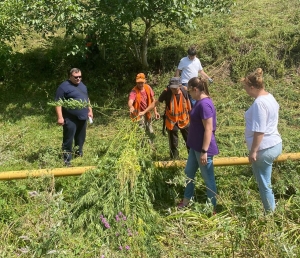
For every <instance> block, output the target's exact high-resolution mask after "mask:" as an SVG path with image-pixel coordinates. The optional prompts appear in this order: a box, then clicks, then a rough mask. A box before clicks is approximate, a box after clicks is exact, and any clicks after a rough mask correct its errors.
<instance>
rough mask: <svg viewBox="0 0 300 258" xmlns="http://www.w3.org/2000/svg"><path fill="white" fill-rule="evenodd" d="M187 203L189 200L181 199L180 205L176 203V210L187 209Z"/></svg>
mask: <svg viewBox="0 0 300 258" xmlns="http://www.w3.org/2000/svg"><path fill="white" fill-rule="evenodd" d="M189 202H190V200H189V199H186V198H183V199H182V200H181V201H180V203H178V205H177V208H178V209H183V208H185V207H187V206H188V205H189Z"/></svg>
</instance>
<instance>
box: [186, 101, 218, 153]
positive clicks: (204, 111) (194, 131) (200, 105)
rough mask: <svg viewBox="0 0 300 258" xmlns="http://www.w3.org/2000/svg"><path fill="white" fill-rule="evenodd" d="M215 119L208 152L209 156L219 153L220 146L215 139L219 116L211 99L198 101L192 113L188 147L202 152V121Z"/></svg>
mask: <svg viewBox="0 0 300 258" xmlns="http://www.w3.org/2000/svg"><path fill="white" fill-rule="evenodd" d="M211 117H212V119H213V134H212V137H211V141H210V144H209V147H208V150H207V155H208V156H214V155H217V154H218V153H219V149H218V145H217V142H216V138H215V131H216V126H217V115H216V109H215V106H214V104H213V102H212V100H211V99H210V98H204V99H201V100H198V101H197V102H196V104H195V106H194V107H193V109H192V110H191V113H190V127H189V134H188V139H187V145H188V146H189V147H190V148H191V149H193V150H195V151H198V152H201V150H202V144H203V137H204V126H203V123H202V119H208V118H211Z"/></svg>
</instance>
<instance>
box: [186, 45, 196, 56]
mask: <svg viewBox="0 0 300 258" xmlns="http://www.w3.org/2000/svg"><path fill="white" fill-rule="evenodd" d="M187 53H188V55H189V56H195V55H197V51H196V47H195V46H191V47H190V48H189V49H188V51H187Z"/></svg>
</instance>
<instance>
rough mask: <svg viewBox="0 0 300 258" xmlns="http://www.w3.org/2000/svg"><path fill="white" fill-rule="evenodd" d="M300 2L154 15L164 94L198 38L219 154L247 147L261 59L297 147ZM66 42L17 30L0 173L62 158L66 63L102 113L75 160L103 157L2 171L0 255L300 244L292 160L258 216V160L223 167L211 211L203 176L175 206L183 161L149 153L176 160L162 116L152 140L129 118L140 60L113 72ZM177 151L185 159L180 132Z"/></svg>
mask: <svg viewBox="0 0 300 258" xmlns="http://www.w3.org/2000/svg"><path fill="white" fill-rule="evenodd" d="M299 4H300V3H299V1H297V0H290V1H285V2H282V1H279V0H274V1H272V2H270V1H266V0H254V1H248V2H246V3H245V1H240V0H238V1H237V2H236V6H235V7H234V8H232V13H231V14H230V15H227V16H221V15H218V14H214V15H212V16H205V17H201V18H199V20H198V21H197V22H198V23H199V27H198V29H197V30H196V31H191V32H190V33H188V34H184V33H183V32H180V31H177V30H174V29H173V28H162V27H158V28H156V29H155V31H154V32H153V35H152V36H151V40H150V46H149V61H150V62H151V64H152V66H151V68H150V69H149V71H148V72H147V76H148V81H149V84H150V85H152V86H153V88H154V90H155V94H156V95H159V94H160V92H161V91H162V90H163V89H164V87H165V86H166V84H167V82H168V80H169V78H170V77H172V76H173V74H174V70H175V67H176V65H177V63H178V61H179V59H180V58H181V57H182V56H184V55H185V51H186V49H187V47H188V46H189V45H191V44H196V45H197V46H198V50H199V57H200V60H201V61H202V64H203V66H204V69H205V71H206V72H207V73H208V74H209V75H211V76H212V77H213V78H214V83H213V84H212V85H211V86H210V93H211V96H212V98H213V100H214V103H215V105H216V108H217V115H218V128H217V140H218V144H219V148H220V155H219V156H220V157H230V156H241V157H244V156H246V155H247V149H246V146H245V144H244V137H243V132H244V119H243V114H244V112H245V111H246V110H247V108H248V107H249V106H250V105H251V103H252V101H253V100H252V99H251V98H249V97H248V96H247V94H246V93H245V92H244V90H243V89H242V87H241V85H240V83H239V79H240V77H242V76H244V75H245V74H246V73H247V72H249V71H253V70H254V69H255V68H257V67H261V68H262V69H263V70H264V72H265V82H266V88H267V90H268V91H269V92H271V93H272V94H273V95H274V96H275V98H276V99H277V101H278V102H279V104H280V107H281V109H280V121H279V131H280V133H281V135H282V138H283V152H284V153H289V152H300V150H299V149H300V147H299V144H298V141H299V136H298V131H299V129H300V128H299V126H300V123H299V115H298V113H299V111H298V109H299V96H300V92H299V83H300V78H299V70H298V67H299V61H300V56H299V50H300V41H299V20H300V8H299ZM33 35H34V34H33ZM24 46H26V48H24ZM120 47H121V46H120ZM70 49H72V40H69V39H62V38H60V37H53V38H49V39H48V40H47V41H45V40H43V39H42V38H40V37H39V36H38V35H35V36H34V37H33V38H31V39H30V38H29V39H27V40H26V41H22V40H21V39H20V40H18V44H17V45H16V46H15V47H14V52H13V54H12V55H11V56H10V58H8V59H7V60H6V64H7V67H6V68H5V69H4V80H3V81H2V82H1V84H0V90H1V94H0V109H1V110H2V112H1V114H0V131H1V138H0V153H1V155H0V171H1V172H3V171H14V170H23V169H26V170H31V169H38V168H49V169H51V168H56V167H62V159H61V149H60V146H61V137H62V128H60V127H58V126H56V116H55V112H54V109H53V107H52V106H50V105H48V103H49V102H51V101H52V100H53V96H54V93H55V90H56V88H57V86H58V85H59V84H60V83H61V82H62V81H63V80H65V79H66V71H67V70H68V69H69V68H70V67H71V66H79V67H80V68H82V70H83V81H84V82H85V83H86V84H87V86H88V88H89V90H90V98H91V102H92V104H93V105H94V115H95V119H94V123H93V124H92V125H89V126H88V129H87V141H86V143H85V146H84V157H83V158H77V159H74V162H73V164H74V165H75V166H90V165H95V166H97V169H95V170H94V171H92V172H89V173H86V174H85V175H83V176H81V177H66V178H52V177H43V178H37V179H34V178H30V179H26V180H14V181H0V236H1V239H2V244H1V246H0V256H1V257H17V256H22V257H298V256H299V255H300V248H299V241H300V240H299V230H300V226H299V215H300V198H299V197H300V196H299V191H300V177H299V162H298V161H295V162H291V161H288V162H285V163H282V164H276V165H275V166H274V169H273V189H274V193H275V195H276V201H277V209H276V212H275V213H274V214H273V215H269V216H264V214H263V209H262V205H261V202H260V199H259V194H258V189H257V185H256V183H255V181H254V178H253V176H252V173H251V168H250V166H228V167H217V168H216V170H215V173H216V179H217V185H218V191H219V198H218V207H217V209H218V213H217V215H215V216H212V207H211V206H210V205H209V204H208V203H206V199H205V189H204V185H203V181H202V179H201V177H200V176H198V178H197V182H196V192H195V199H194V201H193V203H192V205H191V206H190V207H189V208H188V209H185V210H183V211H178V210H177V209H176V208H175V207H176V204H177V202H178V201H179V199H180V198H181V196H182V194H183V189H184V180H185V178H184V173H183V168H178V167H174V168H169V169H158V168H156V167H154V166H153V161H161V160H168V159H169V157H168V156H169V154H168V141H167V138H166V137H164V136H163V135H162V134H161V127H162V121H155V122H154V123H153V127H154V129H155V132H156V135H155V139H154V146H149V145H148V144H147V142H148V139H147V136H146V135H144V133H143V132H141V131H139V129H138V128H136V127H135V125H134V124H132V123H131V122H130V120H129V119H128V110H127V106H126V102H127V95H128V92H129V91H130V89H131V88H132V87H133V85H134V76H135V73H136V72H138V71H135V70H129V71H128V70H126V69H128V68H130V64H128V67H125V66H124V68H123V69H124V70H126V71H124V73H122V74H119V73H118V72H116V71H119V70H114V67H113V66H110V65H111V63H110V62H109V60H106V62H99V63H96V65H95V67H92V69H91V67H90V66H89V64H88V63H87V62H86V61H85V60H84V59H82V57H81V56H67V55H66V54H67V53H68V52H69V51H70ZM112 55H113V53H112ZM111 58H112V57H111ZM113 58H116V60H117V58H118V57H115V56H113ZM113 58H112V59H113ZM125 61H126V60H125ZM125 75H126V76H125ZM163 108H164V107H163V106H161V107H160V111H161V112H162V111H163ZM180 157H181V158H182V159H186V157H187V153H186V150H185V147H184V144H183V140H182V139H181V138H180ZM116 216H117V217H116ZM108 225H109V227H108ZM120 246H121V247H122V250H121V248H120Z"/></svg>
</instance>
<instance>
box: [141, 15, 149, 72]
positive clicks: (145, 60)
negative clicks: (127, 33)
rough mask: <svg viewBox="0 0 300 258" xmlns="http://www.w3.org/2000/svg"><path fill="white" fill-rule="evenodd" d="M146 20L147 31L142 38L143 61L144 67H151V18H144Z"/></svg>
mask: <svg viewBox="0 0 300 258" xmlns="http://www.w3.org/2000/svg"><path fill="white" fill-rule="evenodd" d="M144 22H145V31H144V35H143V38H142V46H141V63H142V66H143V68H144V69H146V68H148V67H149V64H148V41H149V35H150V30H151V20H146V19H145V20H144Z"/></svg>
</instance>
